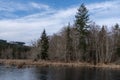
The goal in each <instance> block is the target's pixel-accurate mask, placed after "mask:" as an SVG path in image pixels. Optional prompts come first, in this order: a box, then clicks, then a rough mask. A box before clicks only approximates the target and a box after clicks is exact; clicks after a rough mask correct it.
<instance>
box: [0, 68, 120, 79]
mask: <svg viewBox="0 0 120 80" xmlns="http://www.w3.org/2000/svg"><path fill="white" fill-rule="evenodd" d="M0 80H120V70H110V69H97V68H68V67H57V68H56V67H39V68H35V67H33V68H22V69H18V68H15V67H11V68H6V67H4V66H0Z"/></svg>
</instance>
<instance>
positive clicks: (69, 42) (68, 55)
mask: <svg viewBox="0 0 120 80" xmlns="http://www.w3.org/2000/svg"><path fill="white" fill-rule="evenodd" d="M70 32H71V30H70V24H69V25H68V27H67V29H66V60H67V62H68V61H70V60H73V55H72V54H73V46H72V38H71V36H70Z"/></svg>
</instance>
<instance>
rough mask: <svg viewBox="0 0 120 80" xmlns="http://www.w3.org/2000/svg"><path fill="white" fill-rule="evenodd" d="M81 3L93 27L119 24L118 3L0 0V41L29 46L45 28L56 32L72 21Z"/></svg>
mask: <svg viewBox="0 0 120 80" xmlns="http://www.w3.org/2000/svg"><path fill="white" fill-rule="evenodd" d="M81 3H84V4H85V5H86V7H87V8H88V10H89V14H90V20H91V21H93V22H96V24H98V25H108V26H113V25H114V24H115V23H120V10H119V8H120V5H119V4H120V0H0V39H5V40H8V41H24V42H26V43H30V42H31V41H33V40H36V39H38V38H39V37H40V34H41V32H42V31H43V29H44V28H45V29H46V31H47V33H48V34H50V35H51V34H53V33H56V32H58V31H60V30H61V29H62V27H64V26H66V25H67V24H68V23H69V22H71V24H72V23H73V22H74V20H75V17H74V15H75V14H76V11H77V9H78V8H79V6H80V4H81Z"/></svg>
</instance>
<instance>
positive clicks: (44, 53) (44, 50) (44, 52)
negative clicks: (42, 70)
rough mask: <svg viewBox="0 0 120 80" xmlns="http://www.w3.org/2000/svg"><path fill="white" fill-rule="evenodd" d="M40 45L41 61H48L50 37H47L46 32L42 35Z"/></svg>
mask: <svg viewBox="0 0 120 80" xmlns="http://www.w3.org/2000/svg"><path fill="white" fill-rule="evenodd" d="M40 45H41V59H44V60H46V59H48V48H49V41H48V36H47V35H46V32H45V30H44V31H43V33H42V35H41V40H40Z"/></svg>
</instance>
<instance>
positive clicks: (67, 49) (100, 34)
mask: <svg viewBox="0 0 120 80" xmlns="http://www.w3.org/2000/svg"><path fill="white" fill-rule="evenodd" d="M75 18H76V19H75V22H74V24H72V25H70V23H69V24H68V25H67V26H66V27H64V28H63V29H62V30H61V31H60V32H59V33H56V34H53V35H52V36H48V35H47V34H46V31H45V30H44V31H43V33H42V34H41V37H40V38H39V39H38V41H36V42H34V43H33V45H32V47H28V46H23V45H7V46H5V45H4V46H1V44H0V46H1V48H0V49H1V50H0V58H7V59H8V58H11V59H34V60H36V61H37V60H39V59H42V60H53V61H64V62H73V61H81V62H89V63H93V64H97V63H111V62H115V61H120V26H119V24H115V25H114V26H111V27H108V26H106V25H103V26H99V25H97V24H95V23H93V22H91V21H90V19H89V13H88V10H87V8H86V7H85V5H84V4H82V5H81V6H80V8H79V9H78V11H77V13H76V15H75Z"/></svg>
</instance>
